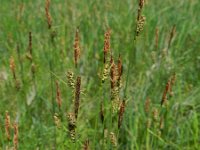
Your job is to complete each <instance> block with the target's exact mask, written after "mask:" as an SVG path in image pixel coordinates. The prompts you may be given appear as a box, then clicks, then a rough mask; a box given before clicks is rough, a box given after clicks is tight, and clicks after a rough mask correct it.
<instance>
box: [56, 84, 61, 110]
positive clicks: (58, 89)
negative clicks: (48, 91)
mask: <svg viewBox="0 0 200 150" xmlns="http://www.w3.org/2000/svg"><path fill="white" fill-rule="evenodd" d="M56 101H57V104H58V107H59V109H60V108H61V104H62V100H61V92H60V88H59V84H58V81H56Z"/></svg>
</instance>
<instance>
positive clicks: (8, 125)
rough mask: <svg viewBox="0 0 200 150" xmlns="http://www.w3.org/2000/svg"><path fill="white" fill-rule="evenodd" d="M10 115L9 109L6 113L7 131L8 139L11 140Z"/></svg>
mask: <svg viewBox="0 0 200 150" xmlns="http://www.w3.org/2000/svg"><path fill="white" fill-rule="evenodd" d="M10 126H11V125H10V115H9V114H8V111H6V115H5V133H6V138H7V140H10Z"/></svg>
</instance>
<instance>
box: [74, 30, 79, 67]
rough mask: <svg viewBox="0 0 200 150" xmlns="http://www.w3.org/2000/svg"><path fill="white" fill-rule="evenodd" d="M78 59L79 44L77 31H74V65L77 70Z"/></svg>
mask: <svg viewBox="0 0 200 150" xmlns="http://www.w3.org/2000/svg"><path fill="white" fill-rule="evenodd" d="M79 58H80V42H79V29H78V28H77V29H76V34H75V40H74V63H75V67H76V68H77V65H78V59H79Z"/></svg>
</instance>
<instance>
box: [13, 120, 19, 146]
mask: <svg viewBox="0 0 200 150" xmlns="http://www.w3.org/2000/svg"><path fill="white" fill-rule="evenodd" d="M13 128H14V137H13V143H14V150H17V149H18V136H19V131H18V124H17V123H16V122H15V123H14V126H13Z"/></svg>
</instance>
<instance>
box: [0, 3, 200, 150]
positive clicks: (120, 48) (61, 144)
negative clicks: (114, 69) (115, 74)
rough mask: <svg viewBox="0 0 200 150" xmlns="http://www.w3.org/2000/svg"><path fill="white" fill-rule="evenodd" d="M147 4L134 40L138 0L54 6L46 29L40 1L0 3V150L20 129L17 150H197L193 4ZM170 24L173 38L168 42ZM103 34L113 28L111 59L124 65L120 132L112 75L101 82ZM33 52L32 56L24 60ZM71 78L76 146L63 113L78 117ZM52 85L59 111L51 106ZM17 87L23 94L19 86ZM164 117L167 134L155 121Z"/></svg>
mask: <svg viewBox="0 0 200 150" xmlns="http://www.w3.org/2000/svg"><path fill="white" fill-rule="evenodd" d="M147 2H148V3H147V4H146V5H145V6H144V8H143V12H142V15H144V16H145V17H146V21H145V25H144V30H143V31H142V32H141V33H140V35H139V36H138V37H137V39H136V41H134V38H135V29H136V24H137V22H136V20H137V13H138V12H137V9H138V2H137V1H136V0H132V1H131V0H126V1H115V0H110V1H104V0H96V1H92V0H85V1H78V0H74V1H64V0H55V1H53V0H52V1H51V2H50V6H49V13H50V15H51V19H52V20H51V21H52V25H51V27H50V29H49V28H48V23H47V19H46V15H45V1H39V0H35V1H23V0H10V1H7V0H1V2H0V3H1V5H0V22H1V23H0V114H1V115H0V147H1V148H0V149H6V148H7V149H9V148H12V147H14V143H15V142H14V141H13V138H14V137H15V141H16V126H18V135H17V136H18V146H17V147H16V148H18V149H20V150H21V149H72V150H74V149H82V148H83V147H84V146H85V149H86V147H87V145H89V147H90V149H123V150H125V149H127V150H130V149H137V150H141V149H147V150H151V149H152V150H153V149H167V150H168V149H174V150H183V149H185V150H190V149H191V150H194V149H198V148H199V144H200V136H199V135H200V133H199V129H200V123H199V120H200V102H199V98H200V94H199V93H200V73H199V69H200V53H199V49H200V46H199V45H200V41H199V40H198V38H199V34H200V27H199V26H198V23H199V22H200V17H199V16H200V12H199V10H200V5H198V4H199V2H198V0H190V1H185V0H183V1H178V0H175V1H172V0H166V1H156V0H148V1H147ZM173 27H175V28H176V32H175V33H174V36H173V38H171V39H172V41H171V44H170V45H169V39H170V33H171V31H172V29H173ZM77 28H79V45H80V50H81V53H80V59H79V60H78V65H77V68H75V65H74V58H73V57H74V39H75V33H76V30H77ZM108 28H109V29H111V35H110V48H111V50H112V54H113V59H114V60H115V63H116V64H117V60H118V56H119V54H120V56H121V59H122V64H123V74H122V79H121V81H122V88H121V89H120V93H119V95H118V97H120V101H121V102H122V101H123V100H125V103H126V105H125V112H124V113H123V119H122V125H121V127H120V129H118V127H117V124H118V111H119V110H117V111H116V112H115V113H114V114H113V113H112V112H111V110H112V108H111V107H112V106H113V104H112V103H111V99H112V97H111V96H112V95H111V90H113V89H112V88H111V87H110V77H109V75H110V73H109V75H108V78H107V79H106V80H105V82H104V83H102V72H103V70H104V69H105V68H104V67H105V66H104V62H103V58H104V51H103V48H104V33H105V32H106V31H107V29H108ZM156 31H157V33H158V34H157V36H156ZM30 32H31V37H32V40H31V44H30V38H29V37H30V34H29V33H30ZM156 38H157V39H158V42H157V43H156ZM30 45H31V46H30ZM30 47H31V48H32V55H31V56H32V57H29V56H30ZM11 57H13V59H14V63H15V67H14V68H15V69H14V70H15V74H16V79H14V78H13V72H12V70H11V69H10V58H11ZM108 64H109V63H108ZM109 67H111V66H110V65H109ZM68 71H72V72H73V73H74V84H75V85H76V84H77V83H76V80H77V77H78V76H80V77H81V86H80V91H79V92H80V99H79V100H80V103H79V110H78V119H77V120H76V119H75V126H76V127H75V140H72V139H71V138H70V135H69V132H70V130H71V132H70V133H73V128H70V127H73V123H72V122H71V124H70V118H69V116H68V115H67V114H68V113H70V112H74V102H73V100H74V89H73V88H72V87H69V86H68V80H67V76H66V74H67V72H68ZM108 71H109V70H108ZM174 73H176V81H175V83H174V85H173V87H172V91H173V96H169V94H168V95H167V105H164V106H162V107H161V105H160V103H161V100H162V96H163V92H164V90H165V89H166V84H167V82H168V80H169V79H170V78H171V77H172V75H173V74H174ZM56 81H57V83H58V86H59V90H60V98H61V99H62V104H61V107H59V106H58V105H57V101H56V95H57V92H56V89H58V88H57V86H56ZM16 83H18V84H19V85H20V88H16ZM125 89H126V90H125ZM76 91H77V89H76ZM76 93H77V92H76ZM58 95H59V94H58ZM75 97H76V96H75ZM148 98H149V99H150V100H151V102H150V104H149V111H147V112H146V111H145V101H146V100H147V99H148ZM76 99H77V98H76ZM76 104H77V102H76ZM101 104H103V110H102V111H103V115H104V122H103V123H102V121H101V118H100V111H101ZM6 112H8V114H9V115H10V120H11V124H12V125H11V127H10V128H9V130H10V134H11V139H10V140H7V138H6V134H5V133H6V131H5V130H6V129H5V125H6V123H5V119H6ZM67 116H68V117H67ZM72 116H73V115H72ZM72 118H73V117H72ZM162 118H163V119H162ZM162 120H163V124H164V126H163V127H161V124H160V122H162ZM150 122H151V125H150ZM14 124H15V125H14ZM147 124H148V126H147ZM69 125H72V126H70V127H69ZM12 126H14V128H13V127H12ZM14 130H15V131H14Z"/></svg>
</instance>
